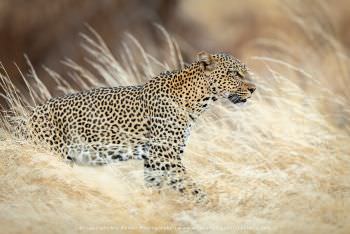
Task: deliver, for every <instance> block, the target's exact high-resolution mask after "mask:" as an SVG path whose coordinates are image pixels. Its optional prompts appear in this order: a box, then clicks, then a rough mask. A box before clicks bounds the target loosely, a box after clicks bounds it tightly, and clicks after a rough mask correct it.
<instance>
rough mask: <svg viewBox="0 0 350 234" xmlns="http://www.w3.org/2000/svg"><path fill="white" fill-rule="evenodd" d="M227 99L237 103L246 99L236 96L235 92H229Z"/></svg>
mask: <svg viewBox="0 0 350 234" xmlns="http://www.w3.org/2000/svg"><path fill="white" fill-rule="evenodd" d="M228 99H229V100H230V101H231V102H232V103H233V104H237V103H241V102H246V101H247V99H244V98H241V97H240V96H238V95H237V94H230V95H229V96H228Z"/></svg>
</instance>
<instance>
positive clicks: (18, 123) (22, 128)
mask: <svg viewBox="0 0 350 234" xmlns="http://www.w3.org/2000/svg"><path fill="white" fill-rule="evenodd" d="M10 121H11V126H12V132H13V133H14V135H15V136H16V137H17V138H20V139H25V140H28V139H29V131H28V120H27V119H23V118H11V120H10Z"/></svg>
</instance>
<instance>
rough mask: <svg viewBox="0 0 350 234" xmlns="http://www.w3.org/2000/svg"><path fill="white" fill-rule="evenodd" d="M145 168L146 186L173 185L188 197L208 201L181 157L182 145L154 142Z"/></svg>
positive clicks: (172, 186)
mask: <svg viewBox="0 0 350 234" xmlns="http://www.w3.org/2000/svg"><path fill="white" fill-rule="evenodd" d="M144 169H145V184H146V186H149V187H157V188H164V187H171V188H173V189H175V190H176V191H178V192H180V193H181V194H183V195H185V196H186V197H189V198H191V199H195V200H196V201H197V202H200V203H206V201H207V198H206V194H205V193H204V192H203V191H202V190H201V189H200V188H199V187H198V186H197V185H196V184H195V183H194V182H193V180H192V179H191V178H190V177H189V176H188V175H187V173H186V169H185V167H184V165H183V163H182V161H181V158H180V147H178V146H174V145H171V144H169V143H165V144H164V143H163V144H160V143H158V144H152V145H151V146H150V152H149V158H148V159H146V160H145V162H144Z"/></svg>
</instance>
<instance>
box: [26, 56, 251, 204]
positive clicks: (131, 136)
mask: <svg viewBox="0 0 350 234" xmlns="http://www.w3.org/2000/svg"><path fill="white" fill-rule="evenodd" d="M254 90H255V86H254V85H253V84H252V83H250V82H249V79H248V72H247V68H246V66H245V65H244V64H242V63H241V62H240V61H239V60H237V59H236V58H234V57H232V56H231V55H228V54H225V53H218V54H213V55H211V54H209V53H206V52H201V53H199V55H198V59H197V61H196V62H194V63H192V64H191V65H189V66H186V67H185V68H184V69H182V70H178V71H172V72H164V73H161V74H160V75H158V76H156V77H154V78H152V79H151V80H149V81H148V82H147V83H145V84H144V85H140V86H127V87H112V88H97V89H92V90H89V91H85V92H81V93H75V94H70V95H66V96H63V97H57V98H53V99H51V100H49V101H48V102H46V103H45V104H43V105H40V106H37V107H36V108H35V109H34V111H33V113H32V114H31V116H30V118H29V120H28V121H27V123H26V128H27V130H28V135H29V136H30V139H32V140H33V141H34V142H35V143H37V144H43V143H46V144H47V145H48V147H49V148H50V149H51V150H52V151H54V152H56V153H58V154H60V155H62V157H64V158H65V159H67V160H69V161H72V162H75V163H78V164H88V165H103V164H106V163H111V162H115V161H124V160H128V159H139V160H143V162H144V174H145V183H146V185H147V186H151V187H163V186H171V187H173V188H174V189H176V190H178V191H180V192H182V193H186V194H190V195H193V196H195V197H197V198H198V200H201V199H204V197H205V196H204V193H203V192H202V191H201V190H200V189H199V188H198V187H197V186H196V185H195V184H194V182H192V180H191V179H190V178H188V176H187V174H186V169H185V167H184V165H183V163H182V160H181V159H182V155H183V153H184V149H185V146H186V143H187V139H188V137H189V135H190V129H191V126H192V125H193V123H194V122H195V121H196V119H197V118H198V117H199V116H200V114H201V113H203V112H204V111H205V110H206V109H207V108H208V106H209V105H210V104H212V103H213V102H215V101H216V100H217V99H218V98H228V99H229V100H230V101H231V102H233V103H238V102H245V101H246V100H247V99H248V98H250V97H251V94H252V93H253V92H254Z"/></svg>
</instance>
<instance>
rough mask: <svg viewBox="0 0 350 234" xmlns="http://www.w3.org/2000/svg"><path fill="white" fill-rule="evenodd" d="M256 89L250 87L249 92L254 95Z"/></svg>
mask: <svg viewBox="0 0 350 234" xmlns="http://www.w3.org/2000/svg"><path fill="white" fill-rule="evenodd" d="M255 89H256V87H250V88H248V90H249V92H250V93H254V91H255Z"/></svg>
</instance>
